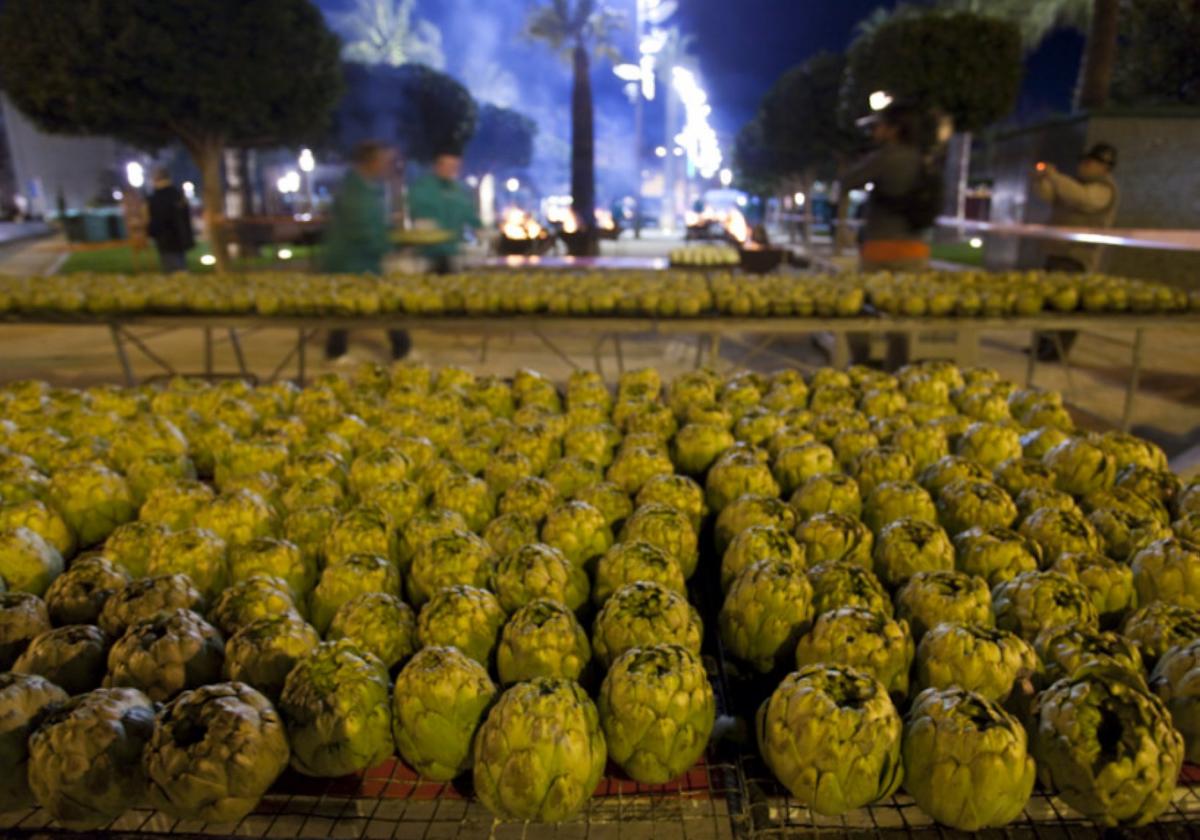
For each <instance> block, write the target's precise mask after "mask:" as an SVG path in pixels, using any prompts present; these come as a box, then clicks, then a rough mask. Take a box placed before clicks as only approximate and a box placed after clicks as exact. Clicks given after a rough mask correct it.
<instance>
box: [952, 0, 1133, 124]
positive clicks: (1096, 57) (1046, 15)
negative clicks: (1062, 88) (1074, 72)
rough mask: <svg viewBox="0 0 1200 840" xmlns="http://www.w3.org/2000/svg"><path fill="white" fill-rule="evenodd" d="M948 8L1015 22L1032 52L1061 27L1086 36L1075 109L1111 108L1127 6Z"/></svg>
mask: <svg viewBox="0 0 1200 840" xmlns="http://www.w3.org/2000/svg"><path fill="white" fill-rule="evenodd" d="M942 5H943V6H945V7H948V8H952V9H961V10H965V11H971V12H978V13H979V14H985V15H993V16H995V17H1003V18H1006V19H1008V20H1012V21H1013V22H1015V23H1016V24H1017V25H1018V26H1019V27H1020V28H1021V34H1022V36H1023V37H1024V39H1025V46H1026V48H1027V49H1031V50H1032V49H1035V48H1036V47H1037V46H1038V45H1039V44H1041V43H1042V41H1044V40H1045V39H1046V37H1047V36H1049V35H1050V33H1051V32H1053V31H1054V30H1055V29H1057V28H1059V27H1062V26H1068V27H1072V28H1075V29H1079V30H1082V31H1083V32H1085V33H1086V34H1087V47H1086V49H1085V51H1084V55H1083V64H1082V66H1081V67H1080V71H1079V86H1078V88H1077V89H1076V93H1075V104H1076V106H1077V107H1079V108H1081V109H1091V108H1103V107H1104V106H1105V105H1107V104H1108V98H1109V93H1110V91H1111V89H1112V80H1113V72H1114V70H1115V69H1116V64H1117V36H1118V24H1119V22H1120V17H1121V0H942Z"/></svg>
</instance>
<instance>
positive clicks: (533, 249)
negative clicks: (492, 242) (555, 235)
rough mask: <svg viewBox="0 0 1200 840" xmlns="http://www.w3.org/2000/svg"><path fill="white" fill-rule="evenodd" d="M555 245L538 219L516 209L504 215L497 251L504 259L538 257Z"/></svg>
mask: <svg viewBox="0 0 1200 840" xmlns="http://www.w3.org/2000/svg"><path fill="white" fill-rule="evenodd" d="M553 245H554V240H553V239H552V238H551V237H550V234H549V233H547V232H546V229H545V228H544V227H542V226H541V225H540V224H538V221H537V219H535V218H533V216H531V215H529V214H528V213H526V212H524V211H523V210H517V209H516V208H513V209H510V210H507V211H506V212H505V213H504V221H503V222H502V223H501V225H500V241H499V243H498V244H497V246H496V247H497V250H498V251H499V253H500V256H502V257H536V256H540V255H541V254H545V253H546V252H547V251H549V250H550V248H551V247H553Z"/></svg>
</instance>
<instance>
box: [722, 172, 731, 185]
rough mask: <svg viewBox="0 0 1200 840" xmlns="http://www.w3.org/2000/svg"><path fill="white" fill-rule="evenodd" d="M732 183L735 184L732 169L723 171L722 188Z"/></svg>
mask: <svg viewBox="0 0 1200 840" xmlns="http://www.w3.org/2000/svg"><path fill="white" fill-rule="evenodd" d="M732 183H733V170H732V169H722V170H721V186H722V187H728V186H729V185H730V184H732Z"/></svg>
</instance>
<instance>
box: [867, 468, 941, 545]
mask: <svg viewBox="0 0 1200 840" xmlns="http://www.w3.org/2000/svg"><path fill="white" fill-rule="evenodd" d="M901 518H906V519H919V520H923V521H925V522H934V523H936V522H937V521H938V515H937V507H936V506H935V505H934V503H933V497H932V496H930V495H929V493H928V492H926V490H925V489H924V488H923V487H921V485H919V484H917V483H916V482H915V481H885V482H884V483H883V484H880V485H879V486H878V487H876V488H875V490H874V491H872V493H871V495H870V496H868V497H867V501H866V505H865V506H864V508H863V515H862V520H863V522H865V523H866V524H867V526H868V527H869V528H870V529H871V530H872V531H874V532H875V533H876V534H878V533H879V532H880V531H882V530H883V528H884V527H885V526H887V525H890V524H891V523H892V522H895V521H896V520H897V519H901Z"/></svg>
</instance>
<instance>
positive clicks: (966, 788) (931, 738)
mask: <svg viewBox="0 0 1200 840" xmlns="http://www.w3.org/2000/svg"><path fill="white" fill-rule="evenodd" d="M903 755H904V787H905V790H907V791H908V792H909V794H911V795H912V797H913V799H915V800H916V802H917V805H918V806H920V808H921V810H922V811H924V812H925V813H927V814H929V815H930V816H931V817H933V818H934V819H935V820H937V821H938V822H940V823H942V824H943V825H946V826H949V827H950V828H953V829H957V830H959V831H979V830H980V829H984V828H1000V827H1002V826H1005V825H1007V824H1008V823H1010V822H1012V821H1013V820H1015V819H1016V818H1017V817H1018V816H1019V815H1020V814H1021V811H1022V810H1023V809H1024V808H1025V803H1026V802H1028V801H1029V797H1030V795H1031V794H1032V793H1033V783H1034V781H1035V777H1036V768H1035V766H1034V760H1033V758H1031V757H1030V755H1029V751H1028V744H1027V736H1026V734H1025V730H1024V729H1023V728H1022V726H1021V724H1020V723H1019V722H1018V721H1017V719H1016V718H1015V717H1013V716H1012V715H1010V714H1009V713H1008V712H1006V711H1004V709H1002V708H1001V707H1000V706H999V705H997V704H996V703H994V702H992V701H990V700H987V699H986V698H984V697H982V696H980V695H979V694H976V693H974V692H971V691H967V690H965V689H962V688H949V689H944V690H939V689H936V688H930V689H927V690H925V691H923V692H921V693H920V694H919V695H918V696H917V699H916V700H914V701H913V705H912V708H911V709H909V712H908V715H907V716H906V717H905V719H904V742H903Z"/></svg>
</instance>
